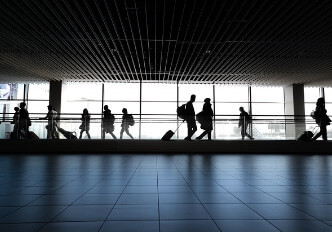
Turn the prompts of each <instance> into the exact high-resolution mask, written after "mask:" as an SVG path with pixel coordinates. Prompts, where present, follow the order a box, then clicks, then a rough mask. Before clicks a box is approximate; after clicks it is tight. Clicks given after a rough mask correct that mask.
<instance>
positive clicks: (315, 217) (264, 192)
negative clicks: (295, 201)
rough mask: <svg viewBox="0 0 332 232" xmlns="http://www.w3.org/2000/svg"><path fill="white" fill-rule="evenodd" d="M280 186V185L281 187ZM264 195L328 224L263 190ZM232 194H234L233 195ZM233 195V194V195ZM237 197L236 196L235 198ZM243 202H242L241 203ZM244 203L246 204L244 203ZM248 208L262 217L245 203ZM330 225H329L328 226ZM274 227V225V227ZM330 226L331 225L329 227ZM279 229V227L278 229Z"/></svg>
mask: <svg viewBox="0 0 332 232" xmlns="http://www.w3.org/2000/svg"><path fill="white" fill-rule="evenodd" d="M249 186H251V187H253V188H256V187H255V186H253V185H249ZM279 186H280V185H279ZM261 191H262V192H263V193H265V194H267V195H269V196H271V197H273V198H274V199H277V200H279V201H281V202H282V204H285V205H288V206H290V207H292V208H294V209H296V210H298V211H300V212H302V213H304V214H306V215H308V216H309V217H312V218H314V219H315V220H317V221H321V222H323V223H324V224H327V223H325V222H324V221H322V220H320V219H318V218H316V217H314V216H312V215H310V214H308V213H306V212H304V211H302V210H300V209H298V208H296V207H294V206H292V205H291V203H286V202H285V201H283V200H281V199H279V198H277V197H275V196H272V195H271V194H270V193H268V192H265V191H263V190H261ZM231 194H232V193H231ZM232 195H233V194H232ZM233 196H234V195H233ZM234 197H235V196H234ZM238 200H240V199H238ZM241 202H242V201H241ZM243 203H244V202H243ZM244 204H245V205H246V206H247V207H249V208H250V209H251V210H253V211H254V212H255V213H257V214H258V215H260V214H259V213H258V212H256V211H255V210H254V209H252V208H251V207H250V206H249V205H248V204H250V203H248V204H247V203H244ZM260 216H261V217H263V216H262V215H260ZM263 218H265V217H263ZM266 220H268V219H266ZM327 225H328V224H327ZM273 226H274V225H273ZM329 226H330V225H329ZM276 228H277V227H276ZM277 229H278V228H277Z"/></svg>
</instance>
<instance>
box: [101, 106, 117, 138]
mask: <svg viewBox="0 0 332 232" xmlns="http://www.w3.org/2000/svg"><path fill="white" fill-rule="evenodd" d="M114 121H115V117H114V115H113V114H112V113H111V110H110V109H109V108H108V105H105V106H104V112H103V119H102V126H103V134H102V139H105V136H106V134H107V133H109V134H111V136H112V137H113V139H116V136H115V135H114V134H113V131H114Z"/></svg>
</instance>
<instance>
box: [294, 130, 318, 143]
mask: <svg viewBox="0 0 332 232" xmlns="http://www.w3.org/2000/svg"><path fill="white" fill-rule="evenodd" d="M312 137H314V133H312V132H311V131H304V132H303V133H302V134H301V135H300V136H299V137H298V138H297V141H302V142H307V141H310V140H311V139H312Z"/></svg>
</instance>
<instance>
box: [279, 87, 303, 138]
mask: <svg viewBox="0 0 332 232" xmlns="http://www.w3.org/2000/svg"><path fill="white" fill-rule="evenodd" d="M284 95H285V115H286V138H287V139H296V138H298V137H299V136H300V135H301V134H302V133H303V131H305V129H306V126H305V111H304V85H303V84H293V85H290V86H287V87H285V88H284ZM288 115H289V116H288Z"/></svg>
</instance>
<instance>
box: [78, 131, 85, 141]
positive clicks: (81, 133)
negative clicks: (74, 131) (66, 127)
mask: <svg viewBox="0 0 332 232" xmlns="http://www.w3.org/2000/svg"><path fill="white" fill-rule="evenodd" d="M83 131H84V130H81V132H80V138H79V139H82V135H83Z"/></svg>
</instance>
